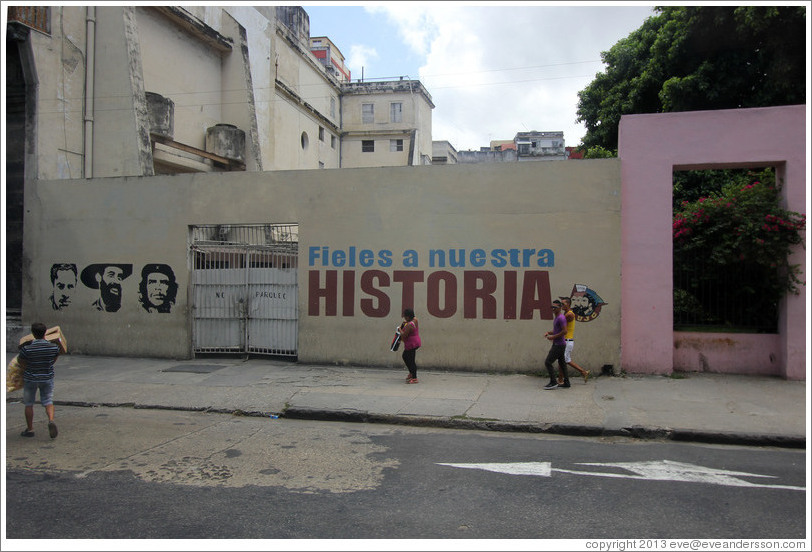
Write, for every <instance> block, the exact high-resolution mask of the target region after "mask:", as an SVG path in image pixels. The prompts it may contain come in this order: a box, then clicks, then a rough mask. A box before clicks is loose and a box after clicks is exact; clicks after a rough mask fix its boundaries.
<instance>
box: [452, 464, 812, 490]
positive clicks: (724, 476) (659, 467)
mask: <svg viewBox="0 0 812 552" xmlns="http://www.w3.org/2000/svg"><path fill="white" fill-rule="evenodd" d="M439 465H441V466H451V467H453V468H467V469H474V470H485V471H492V472H497V473H504V474H507V475H535V476H542V477H550V476H551V475H552V472H554V471H556V472H560V473H571V474H574V475H591V476H595V477H613V478H618V479H643V480H648V481H685V482H690V483H705V484H708V485H725V486H729V487H760V488H767V489H788V490H793V491H804V490H806V489H805V488H804V487H796V486H791V485H766V484H761V483H751V482H750V481H745V480H743V479H739V478H737V477H733V476H735V475H738V476H742V477H767V478H771V479H774V478H775V476H772V475H760V474H757V473H747V472H738V471H730V470H717V469H714V468H705V467H703V466H695V465H693V464H684V463H682V462H672V461H670V460H653V461H650V462H621V463H591V462H587V463H580V464H578V465H581V466H603V467H610V468H620V469H622V470H626V471H627V472H631V473H613V472H604V471H578V470H565V469H560V468H553V467H552V463H551V462H510V463H480V464H450V463H439Z"/></svg>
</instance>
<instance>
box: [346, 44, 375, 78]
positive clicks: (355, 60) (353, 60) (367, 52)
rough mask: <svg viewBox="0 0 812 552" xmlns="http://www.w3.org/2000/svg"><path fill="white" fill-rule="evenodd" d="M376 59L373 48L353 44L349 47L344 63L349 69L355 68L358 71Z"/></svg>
mask: <svg viewBox="0 0 812 552" xmlns="http://www.w3.org/2000/svg"><path fill="white" fill-rule="evenodd" d="M377 58H378V51H377V50H376V49H375V48H374V47H371V46H365V45H363V44H353V45H352V46H350V55H349V56H348V57H347V60H346V61H347V65H348V66H349V67H353V68H355V67H357V68H358V69H359V70H360V69H361V68H362V67H369V64H370V61H372V60H374V59H377ZM359 73H360V71H359ZM359 76H360V75H359Z"/></svg>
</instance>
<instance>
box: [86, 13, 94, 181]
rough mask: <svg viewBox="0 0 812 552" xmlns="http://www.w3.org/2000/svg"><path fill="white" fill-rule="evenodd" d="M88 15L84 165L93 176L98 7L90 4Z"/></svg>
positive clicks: (89, 174) (89, 175) (88, 173)
mask: <svg viewBox="0 0 812 552" xmlns="http://www.w3.org/2000/svg"><path fill="white" fill-rule="evenodd" d="M85 9H86V10H87V16H86V22H85V25H86V35H87V36H86V39H87V47H86V51H85V114H84V121H85V151H84V154H85V155H84V157H85V159H84V165H85V178H93V109H94V107H93V98H94V96H95V91H94V90H93V83H94V80H95V72H94V69H95V65H96V8H95V7H94V6H88V7H87V8H85Z"/></svg>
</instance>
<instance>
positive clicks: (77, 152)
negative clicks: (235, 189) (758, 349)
mask: <svg viewBox="0 0 812 552" xmlns="http://www.w3.org/2000/svg"><path fill="white" fill-rule="evenodd" d="M3 17H4V19H3V21H4V25H3V27H4V30H6V48H7V52H8V54H7V60H8V67H9V70H8V72H7V79H6V87H7V100H8V103H9V109H8V112H7V116H8V129H9V132H8V133H7V144H8V148H7V152H8V163H7V184H8V193H7V198H8V200H9V206H10V207H9V236H8V240H7V242H8V244H9V270H8V273H9V278H8V280H7V282H8V286H7V295H8V297H9V305H10V306H12V307H13V308H19V306H20V304H21V298H20V287H21V284H20V281H21V280H20V275H21V269H22V267H21V259H22V253H21V244H22V228H23V209H22V198H23V193H24V187H25V182H27V181H31V180H34V179H43V180H55V179H77V178H105V177H121V176H153V175H160V174H170V175H171V174H184V173H220V172H233V171H238V172H239V171H248V172H258V171H275V170H299V169H331V168H339V167H358V166H392V165H403V166H406V165H414V164H424V163H426V162H427V161H428V162H430V158H431V109H432V108H433V107H434V105H433V104H432V103H431V98H430V96H429V94H428V92H427V91H426V90H425V88H423V86H422V85H420V83H419V82H418V81H399V82H395V83H392V84H391V86H390V85H386V84H385V83H349V82H348V80H349V76H350V75H349V71H348V70H347V68H346V67H345V66H344V61H343V56H341V54H340V52H339V51H338V49H337V48H335V46H334V45H333V44H332V43H331V42H330V41H329V39H327V38H326V37H323V38H321V39H320V40H321V42H320V43H319V44H318V45H317V44H315V43H314V44H311V37H310V23H309V17H308V15H307V12H306V11H305V10H304V9H303V8H301V7H298V6H256V7H252V6H241V5H234V6H232V5H228V6H225V7H216V6H183V7H173V6H148V5H137V6H113V5H109V6H108V5H99V6H86V7H85V6H73V5H64V6H37V7H10V8H9V9H8V10H7V11H4V13H3ZM325 47H327V48H328V49H329V52H330V54H329V63H326V62H325V60H322V59H320V58H319V57H318V55H319V53H320V52H323V51H325V50H323V48H325ZM320 48H322V49H320ZM345 86H346V87H347V88H346V90H345V88H344V87H345ZM345 95H346V96H347V99H346V100H345V99H344V97H345ZM384 97H385V98H386V100H383V99H382V98H384ZM364 98H367V99H366V100H364ZM398 102H399V103H400V105H402V107H403V110H402V112H400V113H399V115H398V118H397V119H391V120H392V121H393V122H391V123H390V118H389V111H387V110H388V109H390V104H393V103H398ZM345 103H346V104H348V105H349V106H350V111H351V113H350V118H349V127H348V128H347V129H345V128H344V122H343V115H344V111H345V110H346V109H347V108H346V106H345V105H344V104H345ZM362 103H374V104H377V103H380V105H379V106H378V109H379V116H378V117H376V118H375V121H374V124H372V125H363V124H361V122H360V120H359V121H358V122H356V121H355V119H356V117H355V110H356V109H361V108H360V104H362ZM392 109H394V108H392ZM345 139H346V140H347V142H348V144H347V145H343V144H342V140H345ZM362 140H374V141H376V142H379V143H377V144H375V146H376V147H375V152H374V153H373V154H371V155H369V154H367V153H366V152H364V155H361V151H360V149H361V147H362ZM356 150H358V151H356ZM342 153H346V155H342Z"/></svg>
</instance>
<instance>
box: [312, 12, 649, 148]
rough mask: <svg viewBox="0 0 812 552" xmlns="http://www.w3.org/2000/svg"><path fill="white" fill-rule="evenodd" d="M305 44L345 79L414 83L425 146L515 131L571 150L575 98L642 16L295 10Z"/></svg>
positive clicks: (482, 142) (576, 137)
mask: <svg viewBox="0 0 812 552" xmlns="http://www.w3.org/2000/svg"><path fill="white" fill-rule="evenodd" d="M301 5H302V6H303V7H304V9H305V11H307V13H308V15H309V17H310V36H314V37H315V36H327V37H328V38H330V40H331V41H332V42H333V43H334V44H335V45H336V46H337V47H338V49H339V50H340V51H341V53H342V54H343V55H344V58H345V63H346V64H347V66H348V67H349V69H350V70H351V72H352V79H353V80H357V79H360V78H361V77H362V76H363V78H364V80H367V81H369V80H376V79H385V78H399V77H401V76H405V77H409V78H411V79H418V80H420V81H421V83H422V84H423V85H424V86H425V87H426V89H427V90H428V92H429V94H430V95H431V98H432V101H433V103H434V105H435V108H434V110H433V112H432V139H433V140H447V141H449V142H450V143H451V145H452V146H454V147H455V148H456V149H457V150H478V149H479V148H480V147H487V146H488V145H489V144H490V142H491V140H512V139H513V137H514V136H515V135H516V133H517V132H527V131H533V130H535V131H563V132H564V141H565V144H566V145H567V146H577V145H578V144H579V143H580V142H581V139H582V138H583V136H584V134H585V133H586V128H585V127H584V125H583V124H582V123H578V122H576V118H577V114H576V111H577V108H578V92H579V91H581V90H583V89H584V88H586V87H587V86H588V85H589V83H590V82H592V80H593V79H594V78H595V75H596V74H598V73H600V72H603V70H604V69H605V66H604V65H603V63H602V62H601V52H604V51H607V50H609V49H610V48H611V47H612V46H613V45H614V44H615V43H617V42H618V41H619V40H620V39H622V38H625V37H627V36H628V35H629V33H631V32H632V31H634V30H636V29H638V28H639V27H640V26H641V25H642V24H643V22H644V21H645V20H646V19H647V18H648V17H649V16H651V15H654V11H653V6H654V5H655V4H653V3H652V4H648V3H646V2H629V3H626V4H619V3H612V2H575V3H561V2H500V3H499V4H498V5H495V4H494V3H492V2H489V3H482V2H479V3H472V2H370V3H364V2H354V3H346V4H345V3H340V2H313V3H308V2H304V3H302V4H301Z"/></svg>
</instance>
